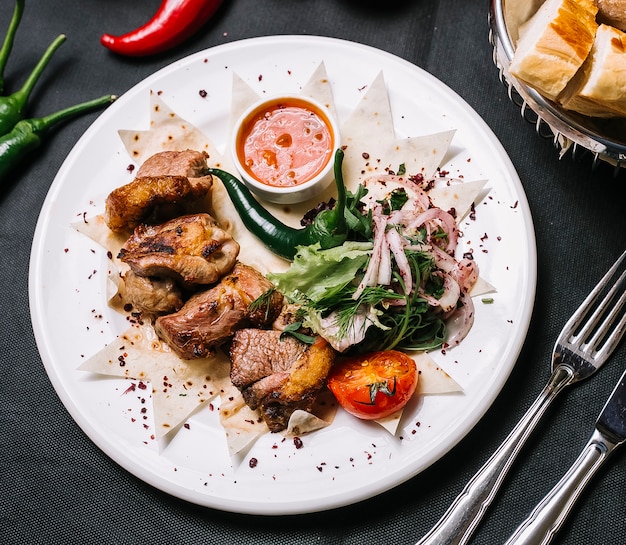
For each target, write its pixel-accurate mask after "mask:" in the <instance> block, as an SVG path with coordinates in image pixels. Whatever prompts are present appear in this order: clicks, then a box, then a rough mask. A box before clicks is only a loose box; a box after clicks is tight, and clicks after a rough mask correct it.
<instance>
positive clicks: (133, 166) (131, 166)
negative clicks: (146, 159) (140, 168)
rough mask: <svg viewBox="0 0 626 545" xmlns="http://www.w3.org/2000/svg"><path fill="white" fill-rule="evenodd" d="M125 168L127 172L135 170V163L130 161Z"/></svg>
mask: <svg viewBox="0 0 626 545" xmlns="http://www.w3.org/2000/svg"><path fill="white" fill-rule="evenodd" d="M126 170H127V171H128V172H132V171H133V170H135V165H133V164H132V163H131V164H130V165H128V166H127V167H126Z"/></svg>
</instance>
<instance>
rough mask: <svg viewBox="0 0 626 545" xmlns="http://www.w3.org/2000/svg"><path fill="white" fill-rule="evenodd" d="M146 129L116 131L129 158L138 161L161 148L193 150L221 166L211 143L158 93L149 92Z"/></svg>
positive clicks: (221, 160)
mask: <svg viewBox="0 0 626 545" xmlns="http://www.w3.org/2000/svg"><path fill="white" fill-rule="evenodd" d="M149 125H150V126H149V128H148V129H145V130H128V129H120V130H118V135H119V137H120V139H121V140H122V143H123V144H124V147H125V148H126V151H127V152H128V155H129V156H130V158H131V159H132V160H133V161H135V162H136V163H138V164H141V163H143V162H144V161H145V160H146V159H147V158H148V157H150V156H151V155H154V154H155V153H159V152H161V151H183V150H186V149H193V150H196V151H206V152H207V153H208V154H209V160H208V162H209V164H210V165H212V166H216V167H220V166H223V158H222V155H221V154H220V153H219V151H218V150H217V148H216V147H215V145H214V144H213V142H212V141H211V140H210V139H209V138H207V136H206V135H205V134H203V133H202V132H201V131H200V130H199V129H197V128H196V127H195V126H194V125H193V124H191V123H189V122H188V121H187V120H185V119H183V118H182V117H179V116H178V114H176V113H175V112H174V111H173V110H172V109H171V108H170V107H169V106H168V105H167V104H166V103H165V102H164V101H163V100H162V99H161V97H160V96H159V94H158V93H156V92H154V91H152V90H151V91H150V123H149Z"/></svg>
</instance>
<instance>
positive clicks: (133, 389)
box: [122, 382, 137, 395]
mask: <svg viewBox="0 0 626 545" xmlns="http://www.w3.org/2000/svg"><path fill="white" fill-rule="evenodd" d="M136 387H137V385H136V384H135V383H134V382H133V383H132V384H131V385H130V386H129V387H128V388H126V390H124V392H123V393H122V395H125V394H129V393H131V392H134V391H135V388H136Z"/></svg>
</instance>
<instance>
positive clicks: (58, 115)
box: [30, 95, 117, 133]
mask: <svg viewBox="0 0 626 545" xmlns="http://www.w3.org/2000/svg"><path fill="white" fill-rule="evenodd" d="M116 99H117V97H116V96H115V95H104V96H102V97H100V98H94V99H93V100H88V101H87V102H81V103H80V104H75V105H74V106H69V107H68V108H64V109H63V110H59V111H58V112H54V113H52V114H48V115H46V116H44V117H40V118H36V119H31V120H30V121H31V123H32V126H33V130H34V132H37V133H42V132H45V131H47V130H48V129H50V128H51V127H53V126H54V125H56V124H58V123H60V122H62V121H66V120H67V119H70V118H71V117H74V116H76V115H79V114H82V113H86V112H88V111H90V110H95V109H96V108H99V107H101V106H104V105H106V104H110V103H111V102H114V101H115V100H116Z"/></svg>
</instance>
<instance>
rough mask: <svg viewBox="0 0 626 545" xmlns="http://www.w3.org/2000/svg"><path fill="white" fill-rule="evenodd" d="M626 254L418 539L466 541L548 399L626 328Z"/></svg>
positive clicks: (443, 544)
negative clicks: (486, 453) (503, 430)
mask: <svg viewBox="0 0 626 545" xmlns="http://www.w3.org/2000/svg"><path fill="white" fill-rule="evenodd" d="M625 258H626V252H624V253H623V254H622V255H621V256H620V257H619V258H618V260H617V261H616V262H615V264H614V265H613V266H612V267H611V268H610V269H609V271H608V272H607V273H606V274H605V275H604V277H603V278H602V280H600V282H599V283H598V285H597V286H596V287H595V288H594V289H593V291H592V292H591V293H590V294H589V295H588V296H587V298H586V299H585V300H584V301H583V303H582V305H581V306H580V307H579V308H578V310H576V312H575V313H574V314H573V316H572V317H571V318H570V319H569V320H568V321H567V323H566V324H565V327H564V328H563V330H562V331H561V333H560V335H559V338H558V340H557V341H556V344H555V346H554V350H553V353H552V361H551V371H552V375H551V376H550V379H549V381H548V383H547V384H546V386H545V387H544V388H543V390H542V391H541V393H540V394H539V396H538V397H537V399H536V400H535V401H534V402H533V404H532V405H531V406H530V408H529V409H528V410H527V411H526V414H524V416H523V417H522V418H521V420H520V421H519V422H518V423H517V425H516V426H515V428H513V430H512V431H511V433H510V434H509V435H508V437H507V438H506V439H505V440H504V442H503V443H502V444H501V445H500V446H499V447H498V449H497V450H496V451H495V452H494V453H493V455H492V456H491V458H489V460H488V461H487V462H486V463H485V465H484V466H483V467H482V468H481V469H480V470H478V472H477V473H476V475H474V477H472V479H471V480H470V481H469V482H468V483H467V485H466V486H465V488H464V489H463V491H462V492H461V493H460V494H459V496H457V498H456V499H455V500H454V502H453V503H452V505H451V506H450V507H449V508H448V510H447V511H446V512H445V514H444V515H443V517H442V518H441V519H440V520H439V522H437V524H435V526H434V527H433V528H432V529H431V530H430V532H428V534H426V535H425V536H424V537H423V538H422V539H421V540H420V541H419V542H418V543H417V545H459V544H465V543H467V542H468V541H469V539H470V537H471V536H472V534H473V532H474V530H475V529H476V527H477V526H478V524H479V522H480V520H481V519H482V517H483V516H484V514H485V512H486V511H487V509H488V508H489V506H490V505H491V503H492V501H493V499H494V498H495V496H496V494H497V492H498V490H499V489H500V485H501V484H502V482H503V481H504V478H505V477H506V475H507V473H508V471H509V469H510V468H511V466H512V465H513V462H514V461H515V459H516V457H517V455H518V454H519V452H520V450H521V449H522V447H523V446H524V444H525V442H526V440H527V439H528V437H529V436H530V434H531V433H532V431H533V430H534V429H535V427H536V426H537V423H538V422H539V420H540V419H541V417H542V416H543V415H544V413H545V412H546V410H547V409H548V407H549V406H550V405H551V403H552V402H553V401H554V400H555V399H556V397H557V396H558V394H559V393H561V392H562V391H563V390H564V389H565V388H566V387H568V386H571V385H572V384H575V383H577V382H579V381H581V380H583V379H586V378H588V377H590V376H591V375H592V374H593V373H595V372H596V371H597V370H598V369H599V368H600V367H601V366H602V365H603V364H604V363H605V362H606V360H607V359H608V357H609V356H610V355H611V353H612V352H613V350H614V349H615V347H616V346H617V345H618V343H619V341H620V339H621V338H622V336H623V335H624V331H625V330H626V312H625V307H626V270H624V268H625V267H624V265H625V263H624V262H625Z"/></svg>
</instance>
